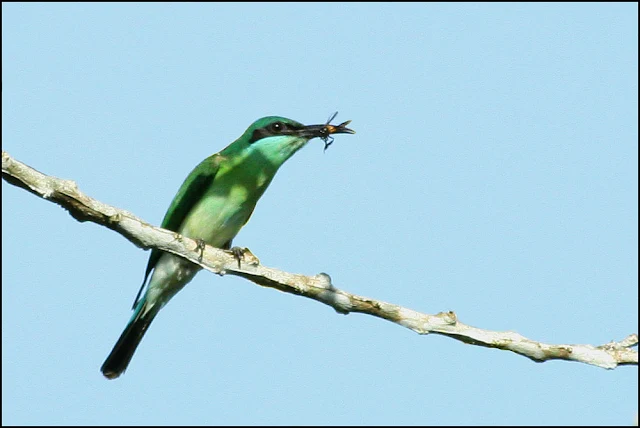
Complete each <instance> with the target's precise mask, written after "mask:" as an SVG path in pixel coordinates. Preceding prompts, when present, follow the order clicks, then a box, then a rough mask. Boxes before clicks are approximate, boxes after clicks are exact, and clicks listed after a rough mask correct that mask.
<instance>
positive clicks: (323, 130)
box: [300, 120, 356, 139]
mask: <svg viewBox="0 0 640 428" xmlns="http://www.w3.org/2000/svg"><path fill="white" fill-rule="evenodd" d="M349 123H351V121H350V120H347V121H346V122H342V123H341V124H340V125H329V124H325V125H307V126H305V127H304V128H302V129H301V130H300V136H301V137H308V138H315V137H320V138H325V139H326V138H328V137H329V135H331V134H355V133H356V131H354V130H353V129H349V128H347V125H348V124H349Z"/></svg>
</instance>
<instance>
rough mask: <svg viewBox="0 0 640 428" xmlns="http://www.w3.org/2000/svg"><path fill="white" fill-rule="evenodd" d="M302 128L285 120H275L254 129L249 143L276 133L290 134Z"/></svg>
mask: <svg viewBox="0 0 640 428" xmlns="http://www.w3.org/2000/svg"><path fill="white" fill-rule="evenodd" d="M299 129H300V128H299V127H298V126H293V125H291V124H287V123H284V122H273V123H270V124H268V125H266V126H264V127H262V128H258V129H256V130H255V131H253V134H252V135H251V139H250V140H249V144H253V143H255V142H256V141H258V140H261V139H263V138H267V137H272V136H274V135H290V134H294V133H295V132H296V131H298V130H299Z"/></svg>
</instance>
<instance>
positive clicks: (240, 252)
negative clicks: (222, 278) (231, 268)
mask: <svg viewBox="0 0 640 428" xmlns="http://www.w3.org/2000/svg"><path fill="white" fill-rule="evenodd" d="M229 251H231V254H233V257H235V258H236V260H238V269H241V268H242V266H241V265H240V260H242V259H244V251H245V249H244V248H242V247H232V248H231V249H230V250H229Z"/></svg>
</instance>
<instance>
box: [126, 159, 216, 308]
mask: <svg viewBox="0 0 640 428" xmlns="http://www.w3.org/2000/svg"><path fill="white" fill-rule="evenodd" d="M220 160H221V159H220V156H219V155H217V154H215V155H212V156H209V157H208V158H206V159H205V160H203V161H202V162H200V163H199V164H198V166H196V167H195V168H194V169H193V171H191V173H190V174H189V175H188V176H187V178H186V179H185V180H184V183H182V186H180V189H178V193H176V196H174V197H173V201H171V205H170V206H169V209H168V210H167V213H166V214H165V215H164V219H162V225H161V226H160V227H162V228H163V229H168V230H172V231H174V232H177V231H178V229H180V226H181V225H182V222H183V221H184V219H185V218H186V217H187V214H189V211H191V209H192V208H193V206H194V205H195V204H196V203H197V202H198V201H199V200H200V199H201V198H202V196H203V195H204V194H205V192H206V191H207V189H208V188H209V186H211V184H212V183H213V179H214V178H215V176H216V173H217V172H218V169H219V168H220ZM162 253H163V251H162V250H158V249H157V248H154V249H152V250H151V255H150V256H149V262H148V263H147V270H146V271H145V273H144V280H143V281H142V285H141V286H140V290H139V291H138V294H137V295H136V299H135V301H134V302H133V307H134V308H135V307H136V304H138V300H139V299H140V295H141V294H142V290H143V289H144V285H145V283H146V282H147V278H148V277H149V274H150V273H151V271H152V270H153V268H154V267H155V266H156V264H157V263H158V260H159V259H160V256H161V255H162Z"/></svg>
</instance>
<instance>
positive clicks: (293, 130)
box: [100, 115, 355, 379]
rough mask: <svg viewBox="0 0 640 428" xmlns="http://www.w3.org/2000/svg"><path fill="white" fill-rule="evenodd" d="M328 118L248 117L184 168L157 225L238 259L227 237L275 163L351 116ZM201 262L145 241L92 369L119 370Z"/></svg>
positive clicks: (245, 216) (113, 374) (343, 130)
mask: <svg viewBox="0 0 640 428" xmlns="http://www.w3.org/2000/svg"><path fill="white" fill-rule="evenodd" d="M333 117H335V115H334V116H333ZM333 117H332V119H333ZM330 121H331V120H329V121H328V122H327V123H325V124H323V125H307V126H305V125H303V124H301V123H299V122H296V121H295V120H292V119H287V118H285V117H280V116H267V117H263V118H261V119H258V120H256V121H255V122H253V123H252V124H251V125H250V126H249V127H248V128H247V130H246V131H245V132H244V133H243V134H242V135H241V136H240V137H239V138H238V139H237V140H235V141H234V142H232V143H231V144H229V145H228V146H227V147H225V148H224V149H222V150H221V151H220V152H218V153H215V154H213V155H211V156H209V157H207V158H206V159H204V160H203V161H202V162H200V163H199V164H198V165H197V166H196V167H195V168H194V169H193V170H192V171H191V173H190V174H189V175H188V176H187V178H186V179H185V180H184V182H183V183H182V185H181V186H180V188H179V189H178V192H177V193H176V195H175V196H174V198H173V200H172V201H171V204H170V205H169V208H168V209H167V212H166V214H165V216H164V218H163V220H162V224H161V227H162V228H164V229H168V230H171V231H173V232H176V233H179V234H180V235H183V236H186V237H189V238H192V239H194V240H196V241H197V242H198V246H199V247H201V249H204V244H205V243H206V244H208V245H210V246H213V247H217V248H221V249H225V250H230V251H231V252H232V253H233V254H234V255H235V256H236V257H237V258H238V262H240V256H241V254H242V249H240V248H239V247H233V248H232V247H231V243H232V240H233V239H234V238H235V236H236V234H237V233H238V232H239V231H240V229H241V228H242V227H243V226H244V225H245V224H246V223H247V221H248V220H249V218H250V217H251V214H252V213H253V210H254V208H255V206H256V203H257V202H258V200H259V199H260V197H261V196H262V195H263V193H264V191H265V190H266V189H267V187H268V186H269V184H270V183H271V180H273V177H274V176H275V174H276V172H277V171H278V169H279V168H280V167H281V166H282V165H283V164H284V163H285V162H286V161H287V160H288V159H289V158H291V156H293V155H294V154H295V153H296V152H297V151H298V150H300V149H301V148H302V147H304V146H305V145H306V144H307V143H308V142H309V141H310V140H311V139H313V138H316V137H317V138H320V139H321V140H323V141H324V142H325V150H326V144H327V140H328V139H331V141H333V137H331V134H354V133H355V131H353V130H352V129H349V128H347V127H346V126H347V125H348V124H349V123H350V122H351V121H346V122H343V123H341V124H340V125H330V124H329V122H330ZM201 269H202V268H201V267H200V266H198V265H197V264H194V263H192V262H189V261H188V260H186V259H184V258H182V257H180V256H177V255H174V254H171V253H167V252H164V251H162V250H159V249H157V248H154V249H152V251H151V254H150V255H149V261H148V263H147V267H146V270H145V274H144V279H143V282H142V285H141V287H140V290H139V292H138V294H137V296H136V298H135V300H134V304H133V308H132V309H133V314H132V316H131V318H130V319H129V322H128V323H127V325H126V327H125V329H124V331H123V332H122V334H121V335H120V337H119V339H118V341H117V342H116V344H115V345H114V347H113V349H112V351H111V353H110V354H109V355H108V356H107V358H106V359H105V361H104V363H103V364H102V367H101V369H100V370H101V372H102V374H103V375H104V376H105V377H106V378H107V379H116V378H117V377H119V376H120V375H121V374H122V373H124V371H125V370H126V369H127V366H128V365H129V363H130V361H131V358H132V357H133V354H134V353H135V351H136V349H137V347H138V345H139V344H140V341H141V340H142V338H143V336H144V334H145V333H146V331H147V329H148V328H149V325H150V324H151V322H152V321H153V319H154V318H155V317H156V315H157V314H158V312H159V311H160V309H162V307H164V305H166V304H167V303H168V302H169V300H171V298H172V297H173V296H175V295H176V293H178V292H179V291H180V290H181V289H182V288H183V287H184V286H185V285H186V284H187V283H188V282H189V281H191V280H192V279H193V277H194V276H195V275H196V274H197V273H198V271H200V270H201ZM147 279H149V282H148V284H146V283H147ZM145 284H146V285H147V286H146V290H145V292H144V294H142V291H143V290H144V289H145Z"/></svg>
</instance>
